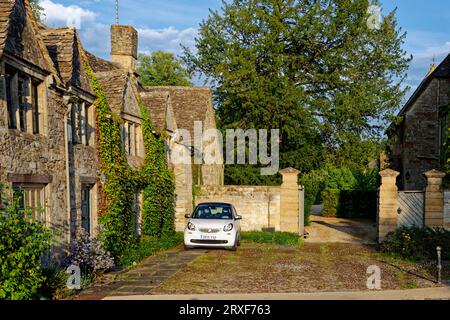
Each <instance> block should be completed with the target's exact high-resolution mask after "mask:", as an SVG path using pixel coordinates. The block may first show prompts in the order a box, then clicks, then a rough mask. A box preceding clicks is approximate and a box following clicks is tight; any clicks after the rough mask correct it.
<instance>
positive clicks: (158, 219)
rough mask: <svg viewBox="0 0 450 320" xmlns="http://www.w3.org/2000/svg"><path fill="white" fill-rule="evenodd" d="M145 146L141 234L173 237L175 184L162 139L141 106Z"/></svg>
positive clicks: (142, 172)
mask: <svg viewBox="0 0 450 320" xmlns="http://www.w3.org/2000/svg"><path fill="white" fill-rule="evenodd" d="M140 109H141V115H142V132H143V135H144V145H145V150H146V152H145V164H144V166H143V167H142V169H141V171H140V172H139V181H140V185H141V186H142V187H143V188H144V205H143V210H142V233H143V234H144V235H146V236H153V237H162V236H171V235H173V234H174V232H175V226H174V218H175V184H174V182H173V181H174V178H173V174H172V172H171V171H170V170H169V169H168V168H167V160H166V156H165V146H164V139H163V137H161V136H159V137H155V135H154V133H153V132H154V131H153V126H152V123H151V121H150V116H149V114H148V111H147V109H146V108H145V106H143V105H142V104H141V105H140Z"/></svg>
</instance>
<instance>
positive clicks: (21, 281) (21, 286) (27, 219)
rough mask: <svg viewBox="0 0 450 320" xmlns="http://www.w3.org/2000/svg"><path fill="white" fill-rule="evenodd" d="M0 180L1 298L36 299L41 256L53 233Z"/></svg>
mask: <svg viewBox="0 0 450 320" xmlns="http://www.w3.org/2000/svg"><path fill="white" fill-rule="evenodd" d="M17 203H18V199H13V197H12V196H11V192H10V190H5V187H4V185H2V184H1V183H0V300H2V299H5V300H26V299H35V298H36V296H37V294H38V291H39V289H40V288H41V286H42V285H43V284H44V281H45V276H44V274H43V273H42V268H41V264H42V261H41V259H42V258H43V257H44V256H45V254H46V252H47V251H48V250H49V249H50V245H51V239H52V233H51V232H50V230H48V229H47V228H46V227H45V226H44V224H43V223H42V222H40V221H37V220H34V219H33V218H32V214H31V211H30V210H19V209H18V205H17Z"/></svg>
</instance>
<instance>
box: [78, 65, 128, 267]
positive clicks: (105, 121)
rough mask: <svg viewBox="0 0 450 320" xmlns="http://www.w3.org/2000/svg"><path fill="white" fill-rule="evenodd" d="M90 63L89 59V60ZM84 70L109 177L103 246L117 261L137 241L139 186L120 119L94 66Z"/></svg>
mask: <svg viewBox="0 0 450 320" xmlns="http://www.w3.org/2000/svg"><path fill="white" fill-rule="evenodd" d="M85 61H86V60H85ZM84 69H85V71H86V74H87V76H88V77H89V80H90V83H91V86H92V89H93V90H94V93H95V95H96V97H97V98H96V100H95V101H94V104H95V107H96V129H97V139H98V140H97V143H98V155H99V160H100V170H101V172H102V173H103V174H104V175H105V178H106V180H105V183H104V185H103V188H102V191H103V195H104V197H105V199H104V200H105V201H104V207H103V208H100V212H99V215H100V220H99V222H100V225H101V234H100V236H101V239H102V243H103V245H104V247H105V249H107V250H108V251H109V252H110V253H111V254H112V255H113V256H114V257H115V258H116V259H117V258H119V257H120V256H121V254H122V253H123V252H124V250H125V249H126V247H127V246H128V245H129V244H130V243H131V242H132V241H134V239H135V236H134V224H133V221H134V219H133V216H134V214H133V204H134V194H135V188H136V183H135V179H134V172H133V170H132V169H131V168H130V166H129V165H128V163H127V159H126V156H125V151H124V148H123V147H122V140H121V136H120V119H119V118H118V117H117V116H116V115H114V114H113V113H112V112H111V109H110V107H109V105H108V100H107V99H106V96H105V93H104V92H103V89H102V87H101V85H100V83H99V82H98V80H97V78H96V77H95V75H94V73H93V71H92V69H91V68H90V66H89V65H88V64H87V63H86V62H85V63H84Z"/></svg>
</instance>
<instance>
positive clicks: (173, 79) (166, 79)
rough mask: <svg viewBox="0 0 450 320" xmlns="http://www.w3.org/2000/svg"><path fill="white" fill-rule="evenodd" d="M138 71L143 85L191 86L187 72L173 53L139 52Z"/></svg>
mask: <svg viewBox="0 0 450 320" xmlns="http://www.w3.org/2000/svg"><path fill="white" fill-rule="evenodd" d="M138 72H139V74H140V80H141V83H142V84H143V85H145V86H191V85H192V84H191V82H190V78H189V74H188V73H187V71H186V68H184V66H183V63H182V61H181V60H180V59H178V58H176V57H175V55H174V54H173V53H169V52H162V51H155V52H152V54H151V55H145V54H140V55H139V66H138Z"/></svg>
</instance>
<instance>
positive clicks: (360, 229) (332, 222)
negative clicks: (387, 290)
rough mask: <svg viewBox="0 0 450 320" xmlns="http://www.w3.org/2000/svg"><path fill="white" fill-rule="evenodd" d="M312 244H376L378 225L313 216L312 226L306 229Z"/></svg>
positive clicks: (355, 220)
mask: <svg viewBox="0 0 450 320" xmlns="http://www.w3.org/2000/svg"><path fill="white" fill-rule="evenodd" d="M305 229H306V232H308V233H309V238H308V239H307V240H306V242H310V243H356V244H375V240H376V232H377V230H376V223H375V222H372V221H370V220H361V219H341V218H325V217H322V216H315V215H313V216H311V226H309V227H306V228H305Z"/></svg>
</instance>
